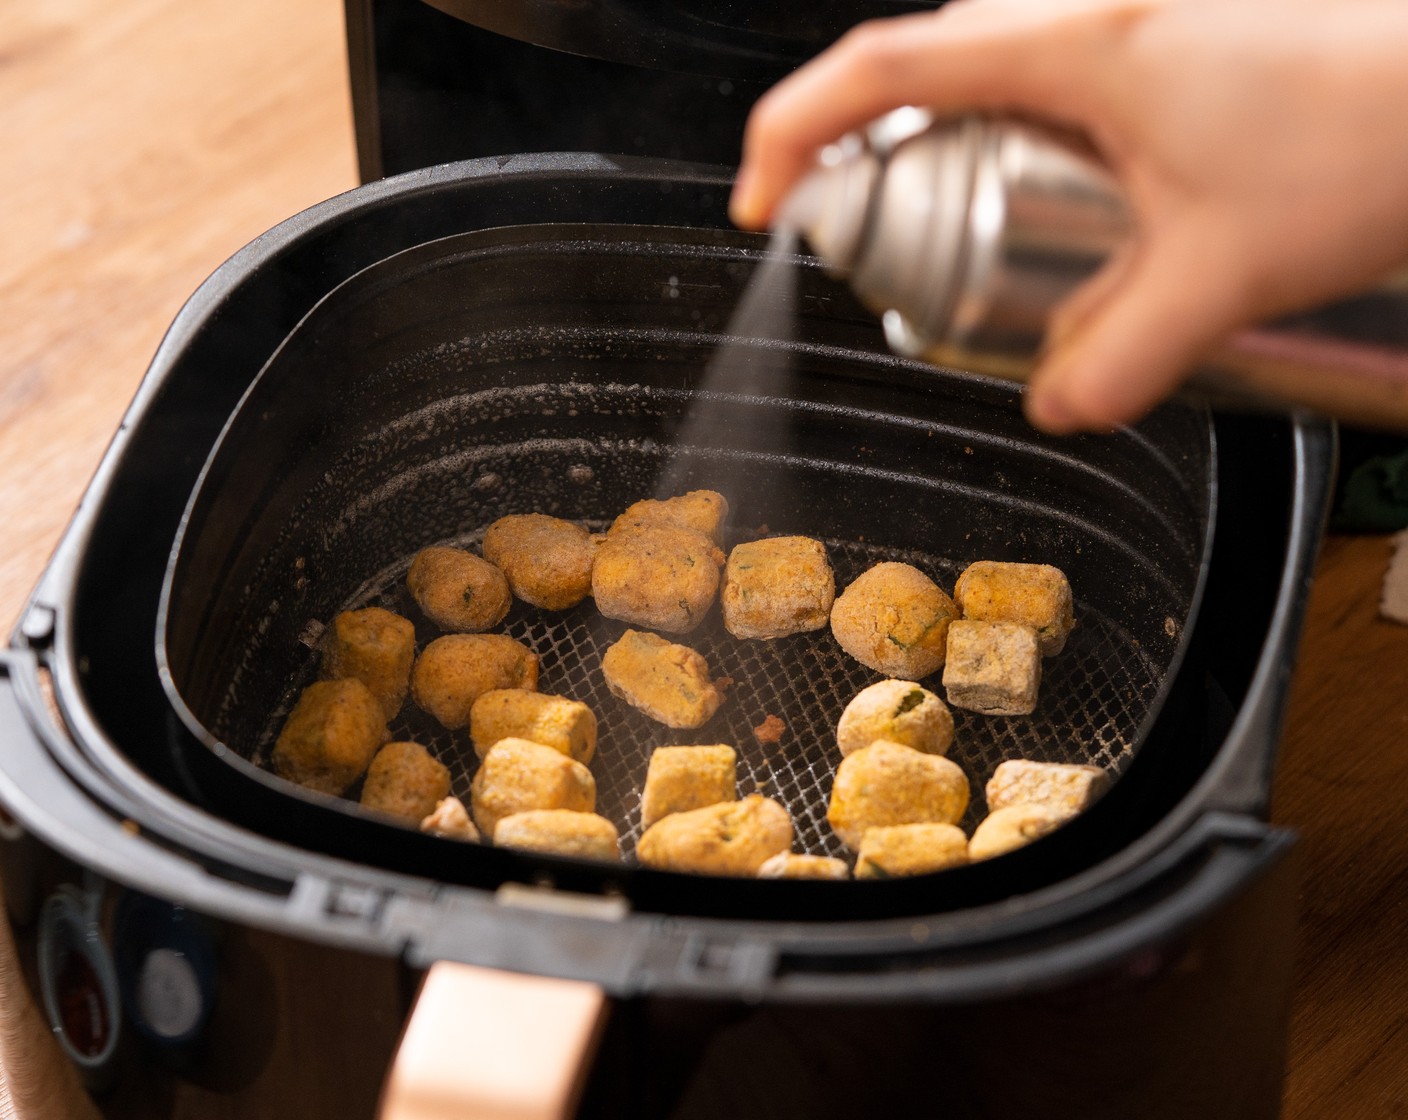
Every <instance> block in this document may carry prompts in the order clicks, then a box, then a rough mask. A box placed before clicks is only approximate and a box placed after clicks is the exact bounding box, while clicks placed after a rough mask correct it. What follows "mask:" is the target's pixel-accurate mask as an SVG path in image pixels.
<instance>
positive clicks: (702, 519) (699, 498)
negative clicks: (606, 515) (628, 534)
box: [608, 490, 728, 544]
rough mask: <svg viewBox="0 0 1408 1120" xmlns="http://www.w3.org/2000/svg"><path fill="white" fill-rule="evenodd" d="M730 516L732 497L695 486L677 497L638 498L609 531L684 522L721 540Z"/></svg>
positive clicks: (697, 530)
mask: <svg viewBox="0 0 1408 1120" xmlns="http://www.w3.org/2000/svg"><path fill="white" fill-rule="evenodd" d="M727 519H728V500H727V499H726V498H725V497H724V496H723V495H722V494H720V493H718V492H716V491H714V490H691V491H690V492H689V493H688V494H680V495H678V496H676V497H673V498H664V499H656V498H645V499H643V500H641V501H639V502H636V503H635V504H634V505H632V506H630V507H629V508H628V509H627V510H626V512H625V513H623V514H621V516H620V517H618V518H617V519H616V520H615V521H613V522H612V523H611V528H610V529H609V530H608V532H611V533H615V532H618V531H620V530H622V529H638V528H640V527H641V526H642V525H681V526H683V527H684V528H686V529H693V530H694V531H695V532H696V533H703V534H704V535H705V536H706V537H708V538H709V539H710V540H711V541H713V542H714V543H715V544H721V543H722V542H723V529H724V522H725V521H726V520H727Z"/></svg>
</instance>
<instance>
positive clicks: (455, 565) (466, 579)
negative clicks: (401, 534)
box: [406, 545, 513, 634]
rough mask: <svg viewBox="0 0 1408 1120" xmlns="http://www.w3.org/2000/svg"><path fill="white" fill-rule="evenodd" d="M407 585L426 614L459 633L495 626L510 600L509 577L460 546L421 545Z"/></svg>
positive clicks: (412, 564) (407, 579)
mask: <svg viewBox="0 0 1408 1120" xmlns="http://www.w3.org/2000/svg"><path fill="white" fill-rule="evenodd" d="M406 587H407V589H408V590H409V591H410V593H411V598H413V599H414V600H415V601H416V605H417V606H418V607H420V609H421V610H422V611H423V612H425V617H426V618H428V619H430V621H431V622H433V623H435V625H436V626H438V627H440V629H441V630H449V631H452V632H454V633H460V634H477V633H478V632H479V631H481V630H488V629H489V628H490V627H493V626H497V625H498V624H499V623H500V622H502V621H503V620H504V615H506V614H508V608H509V606H510V605H511V604H512V602H513V596H512V595H510V594H509V590H508V580H507V579H505V578H504V574H503V572H501V571H499V569H498V568H496V567H494V565H493V564H491V563H489V561H487V560H484V559H481V558H480V557H478V556H475V555H474V554H473V553H472V552H466V551H465V550H464V549H462V548H445V547H443V546H441V545H435V546H433V547H431V548H423V549H421V550H420V551H419V552H417V553H416V556H415V559H414V560H412V561H411V568H410V571H408V572H407V573H406Z"/></svg>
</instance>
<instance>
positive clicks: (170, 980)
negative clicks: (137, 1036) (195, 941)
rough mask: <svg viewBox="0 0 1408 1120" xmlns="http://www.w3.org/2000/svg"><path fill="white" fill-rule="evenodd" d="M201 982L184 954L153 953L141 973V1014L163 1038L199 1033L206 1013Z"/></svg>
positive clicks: (138, 992) (166, 950)
mask: <svg viewBox="0 0 1408 1120" xmlns="http://www.w3.org/2000/svg"><path fill="white" fill-rule="evenodd" d="M204 1003H205V1001H204V997H203V995H202V993H201V986H200V979H199V978H198V977H197V976H196V970H195V969H194V968H193V967H192V965H191V962H190V961H189V960H187V959H186V956H185V954H184V953H181V952H178V951H177V950H175V949H153V950H152V951H151V952H150V953H148V954H147V956H146V959H145V960H143V961H142V965H141V967H140V969H139V970H138V972H137V1012H138V1014H140V1015H141V1017H142V1021H143V1022H144V1023H145V1024H146V1025H147V1026H148V1027H150V1028H151V1030H152V1031H153V1032H154V1033H155V1034H158V1035H160V1036H161V1037H162V1038H169V1039H177V1038H180V1037H181V1036H182V1035H186V1034H189V1033H190V1032H191V1031H193V1030H195V1028H196V1025H197V1024H198V1023H199V1022H200V1020H201V1012H202V1011H203V1009H204Z"/></svg>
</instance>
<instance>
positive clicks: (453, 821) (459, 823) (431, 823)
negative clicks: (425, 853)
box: [420, 797, 479, 840]
mask: <svg viewBox="0 0 1408 1120" xmlns="http://www.w3.org/2000/svg"><path fill="white" fill-rule="evenodd" d="M420 830H421V831H422V832H429V833H433V834H434V835H436V836H444V837H446V838H447V839H450V840H478V839H479V830H478V829H477V828H475V827H474V822H473V821H472V820H470V819H469V810H468V809H466V808H465V807H464V802H463V801H461V800H460V799H459V798H458V797H444V798H441V800H440V803H439V804H438V805H436V806H435V809H434V811H433V812H431V814H430V815H429V816H428V817H426V818H425V819H424V820H423V821H421V822H420Z"/></svg>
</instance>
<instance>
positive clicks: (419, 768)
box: [361, 742, 450, 824]
mask: <svg viewBox="0 0 1408 1120" xmlns="http://www.w3.org/2000/svg"><path fill="white" fill-rule="evenodd" d="M449 793H450V772H449V771H448V770H447V769H445V767H444V766H443V765H442V764H441V763H439V762H437V761H436V760H435V759H434V758H433V757H432V756H431V754H430V752H429V751H428V750H426V749H425V748H424V747H423V746H421V745H420V744H419V743H406V742H401V743H387V744H386V746H384V747H382V748H381V750H379V751H377V752H376V757H375V758H373V759H372V764H371V765H370V766H369V767H367V778H366V781H365V782H363V783H362V801H361V804H362V808H363V809H375V810H376V811H377V812H379V813H389V814H390V815H391V816H393V817H400V818H401V819H402V820H404V821H407V822H409V823H410V824H419V823H420V822H421V821H422V820H424V819H425V818H426V817H428V816H430V815H431V814H432V813H434V812H435V807H436V806H437V805H438V804H439V803H440V802H441V801H442V800H443V799H444V798H445V797H447V796H448V795H449Z"/></svg>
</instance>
